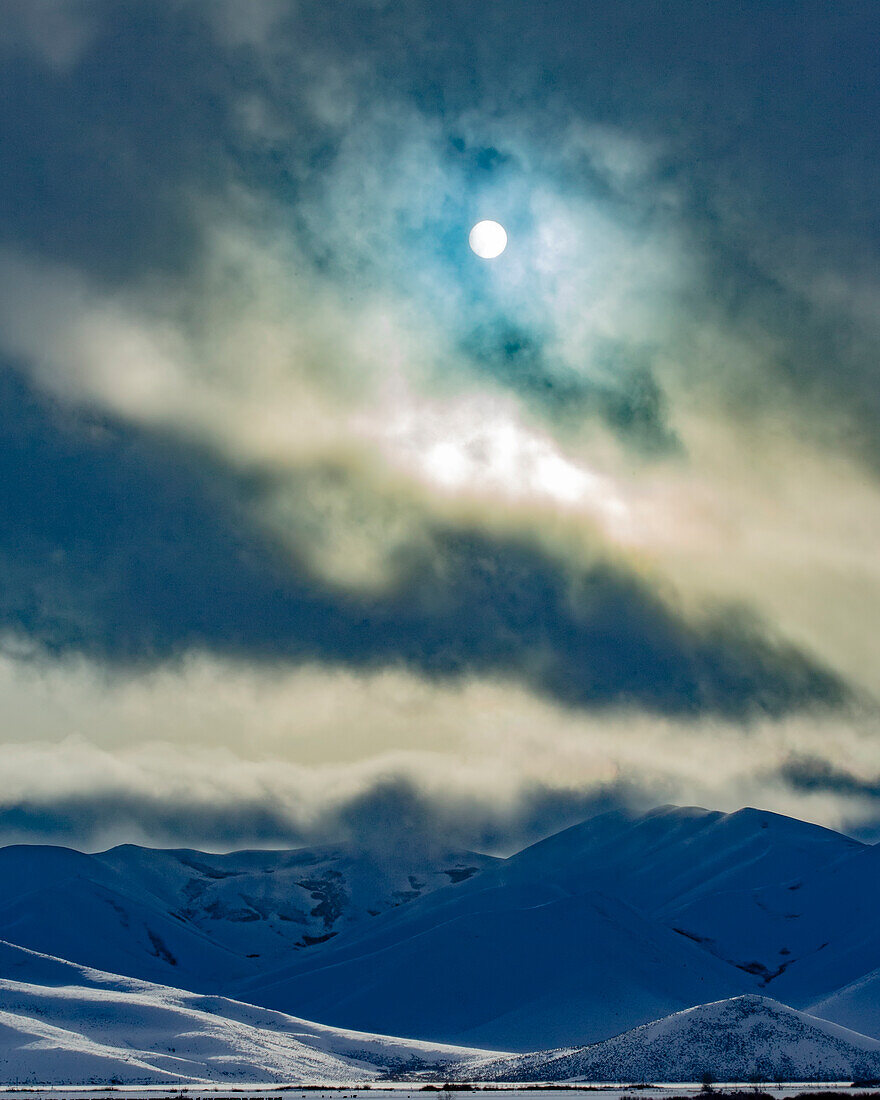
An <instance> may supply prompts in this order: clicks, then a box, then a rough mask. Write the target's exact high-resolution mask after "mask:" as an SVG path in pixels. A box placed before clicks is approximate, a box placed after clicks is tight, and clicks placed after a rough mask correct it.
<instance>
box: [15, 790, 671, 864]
mask: <svg viewBox="0 0 880 1100" xmlns="http://www.w3.org/2000/svg"><path fill="white" fill-rule="evenodd" d="M650 804H651V798H650V794H648V793H647V792H644V791H639V790H637V789H635V788H630V787H628V786H627V785H625V784H613V785H609V786H606V787H599V788H595V789H593V790H592V791H583V792H574V791H571V790H565V789H558V790H554V789H552V788H549V787H546V786H540V785H533V784H532V785H530V784H525V785H524V786H523V788H522V790H521V791H520V793H519V795H518V797H517V798H515V799H514V800H512V801H510V802H508V801H505V803H504V804H503V805H502V804H500V803H496V802H494V801H493V800H492V798H491V797H488V796H487V797H485V798H483V799H469V800H468V799H465V798H463V797H462V796H461V795H457V794H455V793H450V794H449V795H448V796H442V795H441V796H439V797H438V796H431V795H428V794H425V793H424V792H422V791H421V790H419V789H418V787H417V786H416V785H415V784H413V783H412V782H411V781H409V780H407V779H404V778H394V777H391V778H387V779H383V780H381V781H379V782H376V783H374V784H372V785H370V786H368V787H366V788H365V790H364V791H363V792H361V793H360V794H358V795H355V796H353V797H351V798H348V799H346V800H344V801H342V802H341V803H337V804H330V803H327V804H325V806H324V807H323V809H322V812H321V813H320V814H319V815H318V816H317V818H315V817H311V818H309V819H308V820H306V819H305V818H304V817H302V816H301V815H299V814H298V813H297V807H296V805H294V804H291V803H288V802H285V801H284V800H283V799H282V798H280V797H278V796H267V795H263V796H261V797H260V798H247V797H244V796H243V797H241V798H239V799H237V800H236V799H234V798H228V799H226V800H224V804H223V805H218V804H217V802H216V801H210V802H209V801H207V800H205V799H198V798H187V799H180V798H176V797H171V796H168V795H163V794H154V793H149V794H147V793H143V792H140V791H132V790H110V791H93V792H88V793H85V794H77V795H72V794H66V793H65V794H61V795H58V796H56V797H54V798H47V799H9V798H6V799H2V798H0V843H16V842H19V841H21V840H22V839H26V840H27V842H28V843H43V844H64V845H67V846H71V847H77V848H81V849H85V850H94V849H96V848H99V847H101V846H103V845H106V844H107V843H108V838H113V841H112V842H113V843H121V842H123V841H125V840H132V841H140V842H145V841H146V842H148V843H151V844H154V845H156V846H159V847H165V846H197V847H199V846H200V847H203V848H208V849H210V850H213V851H218V850H231V849H234V848H246V847H264V848H266V847H284V848H288V847H289V848H297V847H306V846H309V845H318V844H334V843H335V844H338V843H347V844H352V845H356V846H358V847H361V848H365V849H367V850H368V851H371V852H373V853H381V852H387V851H395V852H401V851H402V850H409V851H412V852H425V851H430V850H435V849H442V848H444V847H445V848H453V847H457V848H466V849H471V850H476V851H484V852H493V853H503V854H509V853H510V852H512V851H517V850H519V849H520V848H522V847H524V846H525V845H527V844H530V843H533V842H534V841H536V840H540V839H542V838H543V837H545V836H549V835H550V834H551V833H554V832H557V831H558V830H559V829H563V828H566V827H567V826H569V825H573V824H575V823H576V822H578V821H583V820H585V819H586V818H588V817H593V816H595V815H596V814H599V813H603V812H605V811H606V810H611V809H617V808H620V807H624V806H625V807H627V808H636V809H645V808H647V807H648V806H649V805H650Z"/></svg>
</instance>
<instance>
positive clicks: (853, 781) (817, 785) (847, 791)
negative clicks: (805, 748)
mask: <svg viewBox="0 0 880 1100" xmlns="http://www.w3.org/2000/svg"><path fill="white" fill-rule="evenodd" d="M779 775H780V777H781V778H782V779H783V780H784V781H785V782H786V783H788V785H789V786H790V787H793V788H794V789H795V790H796V791H827V792H829V793H831V794H841V795H851V796H855V797H861V798H868V799H877V800H878V801H880V775H877V776H875V777H874V778H872V779H863V778H860V777H859V776H856V775H854V774H853V773H852V772H850V771H847V769H846V768H842V767H839V766H838V765H836V764H833V763H831V761H829V760H823V759H822V758H821V757H818V756H792V757H791V758H790V759H789V760H787V761H786V763H785V764H784V765H783V766H782V767H781V768H780V769H779Z"/></svg>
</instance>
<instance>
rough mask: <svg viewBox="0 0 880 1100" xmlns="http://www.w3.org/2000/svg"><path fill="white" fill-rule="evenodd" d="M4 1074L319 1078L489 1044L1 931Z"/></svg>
mask: <svg viewBox="0 0 880 1100" xmlns="http://www.w3.org/2000/svg"><path fill="white" fill-rule="evenodd" d="M0 974H2V975H3V978H2V979H0V1075H2V1080H3V1083H4V1085H10V1084H46V1085H49V1084H62V1085H85V1084H93V1083H98V1084H104V1085H106V1084H162V1083H168V1084H170V1083H185V1082H186V1083H198V1084H203V1083H208V1082H214V1081H224V1080H225V1081H234V1082H236V1083H244V1082H268V1081H278V1082H285V1083H300V1084H320V1083H326V1082H334V1083H337V1084H340V1083H350V1082H357V1081H368V1080H370V1079H373V1078H376V1077H380V1076H382V1075H384V1074H386V1073H387V1072H388V1071H389V1070H398V1071H399V1070H401V1069H402V1068H406V1069H407V1070H410V1071H414V1070H420V1071H422V1072H425V1071H430V1072H433V1073H434V1074H441V1075H442V1074H443V1072H444V1071H445V1070H446V1068H447V1067H448V1066H449V1065H450V1064H455V1065H456V1066H461V1067H464V1066H467V1065H468V1064H469V1063H470V1061H472V1060H473V1059H474V1057H475V1056H476V1055H478V1054H479V1055H480V1056H483V1052H474V1051H468V1050H465V1049H463V1048H460V1047H439V1046H436V1045H431V1044H428V1043H419V1042H407V1041H404V1040H400V1039H394V1038H391V1037H388V1036H381V1035H363V1034H358V1033H356V1032H346V1031H342V1030H339V1029H336V1028H328V1027H322V1026H320V1025H316V1024H312V1023H309V1022H308V1021H306V1020H300V1019H297V1018H295V1017H292V1016H285V1015H284V1014H282V1013H278V1012H271V1011H268V1010H266V1009H260V1008H255V1007H253V1006H252V1005H246V1004H241V1003H238V1002H235V1001H231V1000H228V999H227V998H224V997H216V996H205V995H199V994H194V993H187V992H184V991H182V990H180V989H174V988H172V987H170V986H163V985H157V984H154V983H150V982H143V981H139V980H136V979H131V978H124V977H121V976H119V975H116V974H108V973H105V972H103V971H99V970H94V969H91V968H88V967H82V966H77V965H75V964H72V963H69V962H66V961H65V960H63V959H57V958H53V957H52V956H49V955H41V954H38V953H36V952H32V951H27V950H25V949H23V948H19V947H16V946H15V945H13V944H9V943H5V942H2V941H0Z"/></svg>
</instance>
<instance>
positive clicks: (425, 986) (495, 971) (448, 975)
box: [238, 887, 748, 1050]
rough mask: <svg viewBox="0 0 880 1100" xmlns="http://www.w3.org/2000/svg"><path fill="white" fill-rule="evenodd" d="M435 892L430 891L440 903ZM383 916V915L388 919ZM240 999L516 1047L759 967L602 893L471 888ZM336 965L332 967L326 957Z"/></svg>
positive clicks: (583, 1033)
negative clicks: (721, 956)
mask: <svg viewBox="0 0 880 1100" xmlns="http://www.w3.org/2000/svg"><path fill="white" fill-rule="evenodd" d="M429 900H430V899H429ZM377 923H379V922H377ZM394 923H395V927H394V929H393V935H392V937H391V940H390V942H388V943H387V944H385V945H383V944H382V942H381V940H382V937H381V935H380V932H381V930H379V929H377V930H376V933H375V934H374V935H370V936H364V937H363V938H362V939H360V940H359V941H358V942H357V943H355V944H352V943H349V944H345V945H343V944H341V945H340V950H338V951H334V950H331V949H330V945H328V948H327V950H326V951H324V952H322V953H321V957H320V958H319V957H317V956H316V958H315V965H314V966H313V967H312V968H311V969H309V970H308V971H304V972H300V973H295V972H291V971H290V970H288V971H285V972H281V973H280V974H275V975H272V974H269V975H267V976H266V978H265V979H262V980H258V981H256V982H249V983H246V985H245V986H243V987H242V988H241V989H240V991H239V993H238V995H240V996H242V997H244V998H245V999H248V1000H256V1001H258V1002H259V1003H260V1004H266V1005H271V1006H273V1007H276V1008H286V1009H287V1010H289V1009H290V1008H291V1006H293V1005H299V1006H302V1007H301V1008H300V1011H303V1012H305V1013H306V1014H307V1015H308V1016H310V1017H311V1018H314V1019H319V1020H325V1021H332V1022H334V1023H336V1024H339V1025H344V1026H347V1027H357V1028H360V1029H364V1030H370V1031H387V1032H391V1033H396V1034H400V1033H404V1034H411V1035H419V1036H422V1037H425V1038H431V1039H434V1040H437V1041H443V1042H461V1043H466V1044H468V1045H478V1046H481V1045H485V1046H494V1047H503V1048H506V1049H512V1050H527V1049H534V1048H535V1047H536V1046H543V1045H551V1044H557V1043H563V1042H572V1041H575V1042H585V1041H590V1040H592V1039H596V1038H604V1037H605V1036H607V1035H610V1034H614V1033H615V1032H618V1031H621V1030H623V1029H624V1028H627V1027H632V1026H633V1025H634V1024H637V1023H641V1022H642V1021H645V1020H650V1019H654V1018H656V1017H657V1016H659V1015H663V1014H665V1013H668V1012H670V1011H674V1010H675V1009H678V1008H683V1007H686V1006H688V1005H692V1004H695V1003H700V1002H702V1001H704V1000H706V999H707V998H709V999H711V998H713V997H719V996H722V997H724V996H730V995H731V994H734V993H737V992H739V991H740V989H741V986H742V981H741V979H742V978H744V977H746V980H748V978H747V976H743V975H741V974H740V973H739V972H737V971H734V970H732V969H731V968H730V967H727V966H725V965H724V964H721V963H719V962H718V961H717V960H715V959H713V958H712V957H711V956H710V955H707V954H706V953H705V952H703V951H701V950H700V949H699V948H698V947H696V946H695V945H694V944H692V943H690V942H689V941H688V940H686V939H684V938H683V937H680V936H677V935H676V934H675V933H673V932H670V931H669V930H668V929H666V928H663V927H662V926H659V925H656V924H653V923H651V922H650V921H647V920H646V919H645V918H644V917H642V916H640V915H639V914H638V913H636V912H635V910H633V909H631V908H629V907H628V906H626V905H624V904H623V903H621V902H619V901H617V900H615V899H612V898H605V897H602V896H601V895H583V896H578V897H572V896H566V895H564V894H561V895H557V896H556V897H553V898H547V897H539V896H536V894H535V893H534V892H533V891H528V890H523V889H514V888H508V889H505V888H500V887H499V888H495V889H493V890H484V891H479V892H475V891H471V892H470V893H469V894H468V895H466V896H464V895H462V896H460V897H459V896H457V895H456V896H455V897H452V898H448V899H447V901H446V904H445V905H443V906H439V905H435V906H433V907H431V911H430V913H428V914H424V913H420V912H419V911H418V907H416V906H412V907H411V911H410V912H409V913H407V914H403V913H401V914H399V915H396V920H395V922H394ZM321 958H323V959H324V965H320V959H321Z"/></svg>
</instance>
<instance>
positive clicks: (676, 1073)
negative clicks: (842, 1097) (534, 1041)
mask: <svg viewBox="0 0 880 1100" xmlns="http://www.w3.org/2000/svg"><path fill="white" fill-rule="evenodd" d="M468 1069H469V1071H470V1073H471V1074H472V1076H475V1077H477V1078H478V1079H481V1080H500V1081H568V1080H582V1081H611V1080H615V1081H634V1082H639V1081H698V1080H701V1079H710V1080H712V1081H777V1080H778V1081H793V1080H794V1081H811V1080H812V1081H846V1080H852V1079H854V1078H859V1079H866V1078H868V1077H875V1078H876V1077H878V1076H880V1041H877V1040H876V1039H871V1038H869V1037H867V1036H865V1035H860V1034H858V1033H857V1032H854V1031H849V1030H847V1029H846V1028H842V1027H840V1026H838V1025H836V1024H832V1023H829V1022H828V1021H827V1020H821V1019H818V1018H816V1017H814V1016H810V1015H808V1014H806V1013H803V1012H796V1011H794V1010H793V1009H791V1008H788V1007H787V1006H786V1005H782V1004H779V1002H777V1001H773V1000H770V999H769V998H767V997H758V996H741V997H734V998H731V999H728V1000H724V1001H718V1002H716V1003H714V1004H706V1005H700V1006H698V1007H695V1008H690V1009H687V1010H685V1011H683V1012H678V1013H675V1014H673V1015H671V1016H667V1017H665V1018H664V1019H661V1020H656V1021H654V1022H653V1023H650V1024H645V1025H643V1026H641V1027H638V1028H635V1029H633V1030H632V1031H627V1032H625V1033H624V1034H623V1035H618V1036H616V1037H614V1038H612V1039H607V1040H605V1041H604V1042H601V1043H596V1044H593V1045H591V1046H585V1047H579V1048H575V1049H568V1050H555V1051H546V1052H539V1053H537V1054H527V1055H522V1056H519V1057H514V1058H504V1057H502V1058H495V1059H488V1060H487V1061H486V1062H484V1063H482V1064H479V1065H477V1066H473V1065H471V1066H469V1067H468Z"/></svg>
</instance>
